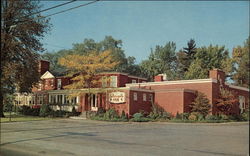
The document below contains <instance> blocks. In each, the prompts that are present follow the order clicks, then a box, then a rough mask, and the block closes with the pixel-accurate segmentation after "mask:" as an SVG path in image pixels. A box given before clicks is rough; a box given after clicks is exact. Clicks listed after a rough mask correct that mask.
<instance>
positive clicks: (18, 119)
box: [0, 112, 52, 123]
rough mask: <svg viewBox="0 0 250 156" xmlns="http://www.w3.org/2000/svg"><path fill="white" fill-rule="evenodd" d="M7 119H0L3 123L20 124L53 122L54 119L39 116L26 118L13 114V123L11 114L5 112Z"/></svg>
mask: <svg viewBox="0 0 250 156" xmlns="http://www.w3.org/2000/svg"><path fill="white" fill-rule="evenodd" d="M4 115H5V118H0V122H1V123H5V122H20V121H39V120H51V119H52V118H48V117H45V118H44V117H39V116H25V115H21V114H16V113H14V112H13V113H11V121H10V118H9V116H10V113H8V112H5V113H4Z"/></svg>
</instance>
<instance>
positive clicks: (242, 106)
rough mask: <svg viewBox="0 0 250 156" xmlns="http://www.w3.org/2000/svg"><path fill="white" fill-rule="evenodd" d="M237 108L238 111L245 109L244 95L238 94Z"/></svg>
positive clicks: (241, 111)
mask: <svg viewBox="0 0 250 156" xmlns="http://www.w3.org/2000/svg"><path fill="white" fill-rule="evenodd" d="M239 108H240V113H243V111H244V109H246V101H245V97H244V96H241V95H240V96H239Z"/></svg>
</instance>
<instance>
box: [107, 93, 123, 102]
mask: <svg viewBox="0 0 250 156" xmlns="http://www.w3.org/2000/svg"><path fill="white" fill-rule="evenodd" d="M109 102H110V103H124V102H125V93H124V92H111V93H109Z"/></svg>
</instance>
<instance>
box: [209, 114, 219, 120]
mask: <svg viewBox="0 0 250 156" xmlns="http://www.w3.org/2000/svg"><path fill="white" fill-rule="evenodd" d="M205 119H206V120H220V117H219V116H218V115H210V114H209V115H207V116H206V118H205Z"/></svg>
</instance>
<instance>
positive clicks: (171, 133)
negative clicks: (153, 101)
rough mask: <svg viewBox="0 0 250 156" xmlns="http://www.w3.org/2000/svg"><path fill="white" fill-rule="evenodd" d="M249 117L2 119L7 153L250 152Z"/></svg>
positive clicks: (175, 155)
mask: <svg viewBox="0 0 250 156" xmlns="http://www.w3.org/2000/svg"><path fill="white" fill-rule="evenodd" d="M248 146H249V123H226V124H180V123H159V122H157V123H115V122H99V121H90V120H74V119H59V120H46V121H30V122H15V123H2V124H1V154H0V155H3V156H6V155H13V156H17V155H18V156H22V155H25V156H27V155H60V156H62V155H69V156H74V155H79V156H85V155H86V156H92V155H93V156H95V155H101V156H103V155H107V156H112V155H114V156H119V155H121V156H123V155H124V156H125V155H126V156H128V155H129V156H152V155H164V156H165V155H168V156H182V155H185V156H188V155H190V156H200V155H201V156H211V155H221V156H238V155H239V156H241V155H242V156H246V155H247V154H248V152H249V147H248Z"/></svg>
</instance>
